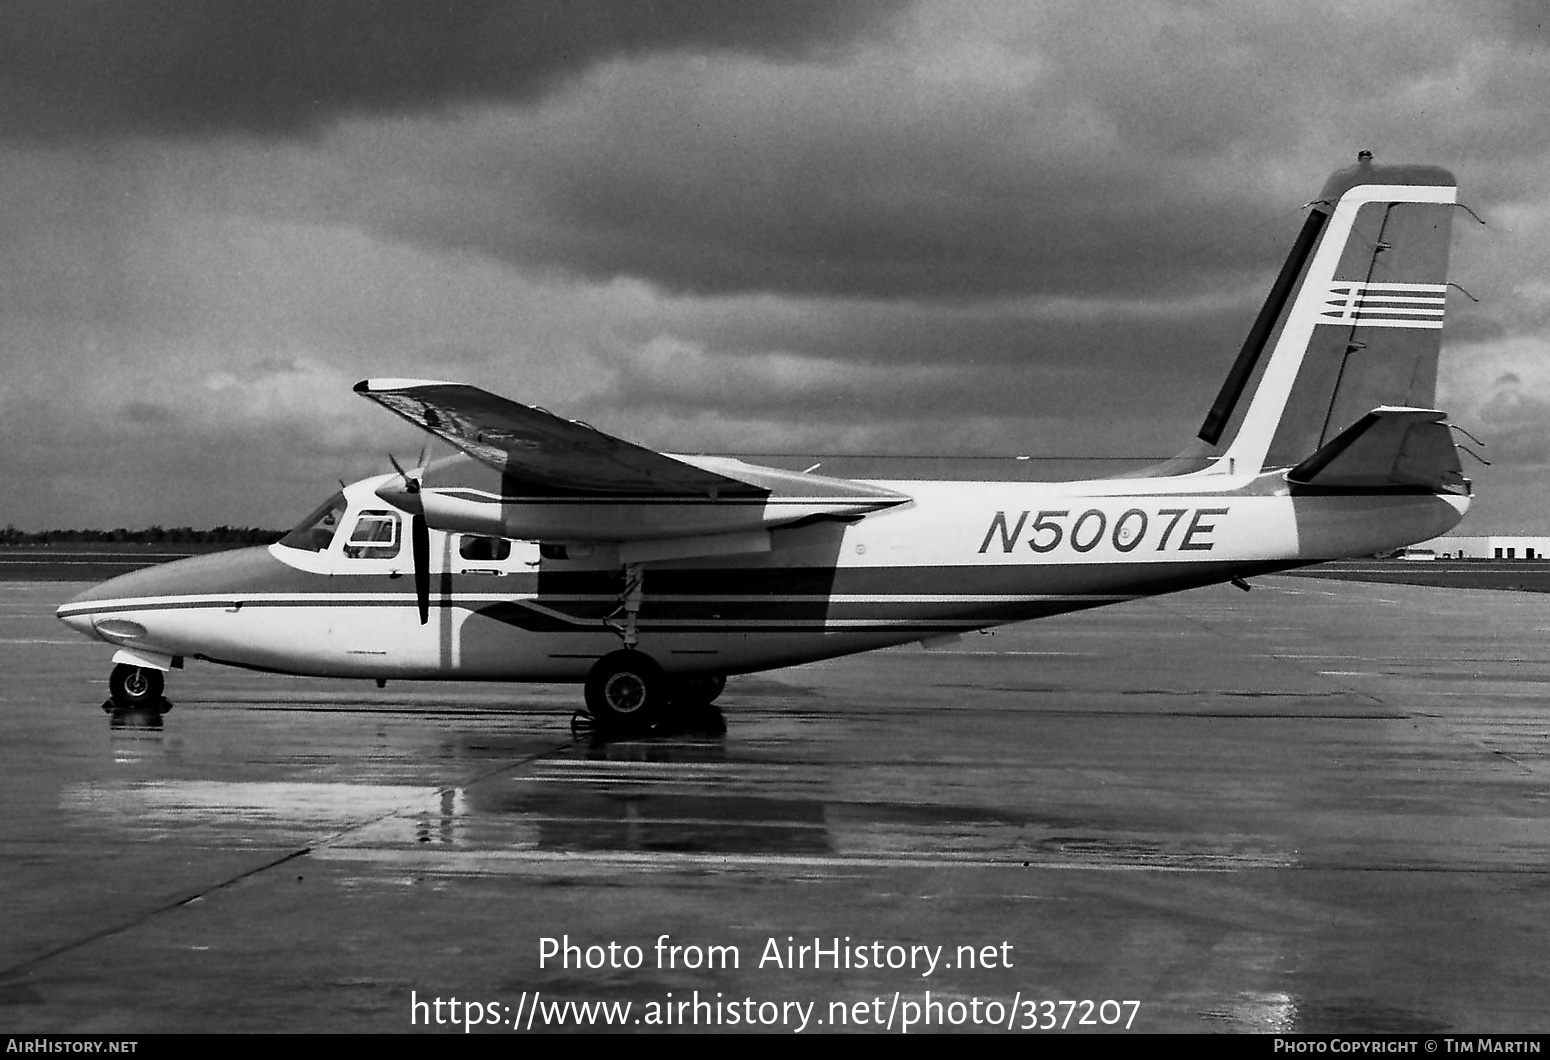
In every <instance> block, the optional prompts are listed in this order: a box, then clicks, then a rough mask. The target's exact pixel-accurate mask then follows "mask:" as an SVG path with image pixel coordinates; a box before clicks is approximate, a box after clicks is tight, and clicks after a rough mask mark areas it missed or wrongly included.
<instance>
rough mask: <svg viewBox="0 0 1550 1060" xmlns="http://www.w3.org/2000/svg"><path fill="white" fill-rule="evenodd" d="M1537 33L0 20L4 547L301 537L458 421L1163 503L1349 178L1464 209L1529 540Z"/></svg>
mask: <svg viewBox="0 0 1550 1060" xmlns="http://www.w3.org/2000/svg"><path fill="white" fill-rule="evenodd" d="M1546 100H1550V21H1547V16H1546V15H1545V14H1544V5H1543V4H1542V3H1540V2H1538V0H1523V2H1521V3H1508V2H1501V3H1497V4H1491V3H1480V4H1457V3H1451V2H1438V3H1400V2H1387V0H1366V2H1363V3H1359V4H1352V3H1338V4H1336V3H1328V4H1325V3H1316V2H1302V3H1296V4H1290V3H1282V2H1271V0H1265V2H1258V3H1256V2H1246V0H1231V2H1228V0H1223V2H1220V3H1212V2H1207V0H1199V2H1188V0H1122V2H1119V0H1116V2H1094V0H1072V2H1033V0H1006V2H1000V0H918V2H913V3H911V2H889V0H845V2H843V3H841V2H835V0H783V2H780V3H768V2H751V3H733V2H728V0H649V2H648V0H597V2H579V0H530V2H513V0H498V2H497V0H486V2H479V0H462V2H460V3H457V4H445V3H435V4H432V3H407V2H395V0H334V2H330V0H316V2H308V0H257V2H208V0H200V2H195V0H183V2H168V0H127V2H121V0H100V2H78V0H43V2H31V0H17V2H9V3H6V4H4V5H3V6H0V351H3V353H0V358H3V360H0V364H3V366H4V371H3V374H0V446H3V450H0V452H3V454H4V458H5V461H4V462H5V468H6V475H7V476H8V479H9V482H10V486H11V488H9V489H7V490H6V491H5V500H4V502H3V510H0V525H3V524H5V523H14V524H15V525H17V526H19V527H22V528H25V529H43V528H46V527H54V526H98V527H111V526H116V525H126V526H145V525H149V524H151V523H162V524H164V525H179V524H194V525H214V524H217V523H228V524H236V525H262V526H285V525H289V524H290V523H292V522H294V521H295V519H296V518H297V517H299V516H300V515H302V514H304V512H305V510H306V509H308V508H310V507H311V506H313V504H314V503H315V502H316V501H317V500H318V499H320V497H321V496H322V495H323V494H325V493H326V492H327V491H328V490H330V489H331V488H333V487H334V484H335V482H336V480H337V479H340V478H345V479H352V478H358V477H361V476H363V475H366V474H371V473H375V472H376V471H379V470H385V469H386V468H387V461H386V454H387V453H388V452H389V451H396V452H397V453H398V454H399V455H400V456H405V455H412V454H413V453H415V452H416V451H417V450H418V449H419V447H420V444H421V439H420V438H419V437H418V436H416V434H415V432H414V431H413V429H412V428H410V427H408V426H406V425H404V424H401V423H399V422H398V421H397V420H396V419H395V418H394V417H392V416H390V415H388V414H387V413H385V412H384V411H382V410H381V409H379V408H376V407H375V406H373V405H371V404H369V403H368V402H365V401H363V400H361V399H360V398H359V397H356V396H355V395H353V394H352V393H351V392H350V386H351V384H353V383H354V382H355V381H356V380H358V379H360V378H363V377H366V376H372V375H402V376H418V377H427V378H441V379H455V380H461V381H465V382H470V383H474V384H477V385H480V386H483V387H486V388H487V389H491V390H494V391H496V392H499V393H502V394H505V395H507V396H509V397H512V398H514V399H516V400H519V401H525V402H530V403H535V404H541V405H544V406H546V407H548V408H551V409H553V410H555V411H557V412H561V413H563V414H565V415H568V416H577V417H581V418H584V419H586V420H588V421H589V422H591V423H593V424H595V425H597V426H599V427H602V428H604V429H605V430H609V431H612V432H613V433H616V434H620V435H623V436H625V437H628V438H630V439H632V440H635V441H639V442H642V443H644V444H648V445H652V446H656V447H661V448H668V449H680V450H689V451H695V450H719V451H728V450H731V451H741V452H750V451H759V452H772V451H775V452H781V451H802V452H814V451H817V452H845V453H938V452H940V453H952V454H960V455H983V454H1017V453H1031V454H1036V455H1039V456H1066V455H1099V456H1159V457H1160V456H1166V455H1169V454H1171V453H1173V452H1176V451H1178V450H1179V449H1181V448H1182V447H1183V446H1184V445H1185V443H1187V442H1188V441H1189V440H1190V439H1191V438H1192V437H1193V434H1194V432H1195V430H1196V429H1197V427H1198V426H1199V423H1200V420H1201V417H1202V415H1203V414H1204V411H1205V409H1206V407H1207V406H1208V405H1209V403H1210V400H1211V398H1212V397H1213V396H1214V393H1215V390H1216V387H1217V386H1218V384H1219V382H1220V379H1221V377H1222V375H1223V374H1224V373H1225V372H1226V369H1227V367H1228V365H1229V364H1230V363H1231V361H1232V359H1233V357H1234V355H1235V354H1236V352H1237V347H1238V344H1239V343H1240V341H1241V338H1242V335H1243V333H1244V332H1245V331H1246V330H1247V328H1248V326H1249V324H1250V322H1251V321H1252V319H1253V317H1254V314H1255V311H1256V310H1257V308H1258V305H1259V302H1260V301H1261V300H1262V298H1263V296H1264V291H1265V290H1266V289H1267V288H1268V286H1269V283H1270V279H1271V277H1272V276H1273V275H1274V272H1275V269H1276V267H1277V266H1278V265H1279V264H1280V261H1281V259H1282V257H1283V256H1284V254H1285V251H1286V248H1287V247H1288V246H1289V245H1290V242H1291V240H1292V238H1293V236H1294V235H1295V233H1296V230H1297V228H1298V226H1299V224H1300V220H1301V216H1302V211H1301V209H1300V208H1301V206H1302V205H1303V204H1304V203H1305V202H1307V201H1308V200H1309V199H1311V198H1313V197H1314V195H1315V193H1316V192H1317V191H1318V189H1319V187H1320V186H1321V185H1322V183H1323V180H1324V178H1325V177H1326V176H1327V175H1328V174H1329V172H1330V171H1332V170H1334V169H1336V168H1340V167H1343V166H1345V165H1348V164H1350V163H1351V162H1352V161H1353V160H1354V156H1355V152H1356V151H1357V149H1359V148H1366V149H1370V150H1372V151H1374V152H1375V153H1376V154H1377V156H1378V159H1379V161H1386V162H1404V161H1408V162H1427V163H1435V164H1439V165H1444V166H1447V167H1449V168H1451V169H1452V170H1453V171H1454V172H1455V173H1457V175H1458V177H1459V182H1460V194H1461V198H1462V199H1463V200H1464V201H1465V202H1467V203H1468V204H1469V205H1471V206H1472V207H1473V208H1474V210H1475V211H1476V212H1477V213H1478V214H1480V216H1482V217H1483V218H1485V219H1486V221H1487V222H1488V225H1487V227H1485V228H1481V227H1479V226H1477V225H1474V224H1472V223H1469V222H1467V218H1462V215H1460V216H1461V223H1458V224H1456V226H1455V240H1454V248H1453V255H1454V256H1453V267H1452V276H1453V278H1454V279H1455V280H1457V281H1458V282H1459V283H1461V284H1463V285H1464V286H1465V287H1466V288H1468V290H1469V291H1470V293H1471V294H1473V295H1474V296H1475V297H1476V298H1478V299H1479V302H1478V304H1475V303H1471V302H1470V301H1469V300H1468V299H1466V298H1464V297H1462V296H1459V295H1455V296H1453V297H1451V298H1450V316H1449V326H1448V330H1447V331H1446V332H1445V336H1444V353H1443V362H1442V372H1441V375H1442V380H1441V404H1442V407H1443V408H1446V409H1449V410H1450V411H1451V412H1452V414H1453V417H1454V419H1455V421H1456V422H1458V423H1460V424H1462V425H1463V426H1466V427H1467V428H1469V429H1470V430H1471V431H1472V432H1473V433H1475V434H1476V435H1478V436H1480V437H1481V438H1483V439H1484V440H1485V441H1486V442H1487V443H1489V445H1488V448H1487V449H1486V450H1485V455H1486V456H1487V457H1488V458H1489V459H1491V460H1493V461H1494V466H1493V467H1491V468H1481V467H1479V466H1478V465H1473V466H1471V467H1470V468H1468V469H1467V473H1470V474H1472V475H1473V477H1475V478H1476V481H1477V483H1478V484H1479V489H1480V493H1481V500H1480V503H1479V505H1478V507H1477V510H1476V514H1475V516H1473V517H1472V519H1471V522H1470V523H1467V524H1466V529H1472V530H1473V531H1474V532H1476V533H1484V532H1491V531H1510V530H1522V531H1525V532H1541V533H1543V532H1550V507H1547V505H1546V491H1545V490H1544V488H1543V486H1542V485H1541V482H1542V480H1543V478H1544V474H1545V470H1546V465H1547V464H1550V357H1547V356H1546V355H1547V354H1550V337H1547V336H1550V329H1547V325H1550V190H1547V181H1546V176H1545V175H1546V174H1547V173H1550V120H1547V119H1546V109H1545V108H1546V102H1545V101H1546Z"/></svg>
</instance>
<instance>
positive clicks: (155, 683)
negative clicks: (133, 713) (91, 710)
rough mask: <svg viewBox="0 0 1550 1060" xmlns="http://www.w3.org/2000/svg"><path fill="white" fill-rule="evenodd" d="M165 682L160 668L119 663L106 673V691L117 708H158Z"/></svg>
mask: <svg viewBox="0 0 1550 1060" xmlns="http://www.w3.org/2000/svg"><path fill="white" fill-rule="evenodd" d="M165 684H166V682H165V680H164V679H163V678H162V675H161V671H160V670H153V669H151V668H150V667H147V666H131V665H129V664H128V663H119V664H118V665H117V666H115V667H113V672H112V673H111V674H109V675H108V692H109V694H110V695H111V696H112V703H113V705H114V706H115V707H116V708H118V709H119V710H152V709H154V710H159V709H160V708H161V703H162V698H161V693H162V688H163V687H164V686H165Z"/></svg>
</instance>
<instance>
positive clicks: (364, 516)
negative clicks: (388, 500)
mask: <svg viewBox="0 0 1550 1060" xmlns="http://www.w3.org/2000/svg"><path fill="white" fill-rule="evenodd" d="M398 527H399V518H398V513H397V512H389V511H366V512H362V513H361V514H360V518H358V519H356V520H355V529H354V530H351V531H350V540H349V542H348V543H346V544H345V546H344V554H345V555H346V556H349V557H350V558H351V559H392V558H393V557H394V556H396V555H398V547H399V544H400V541H399V536H398Z"/></svg>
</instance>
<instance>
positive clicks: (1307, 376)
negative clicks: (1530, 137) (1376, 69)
mask: <svg viewBox="0 0 1550 1060" xmlns="http://www.w3.org/2000/svg"><path fill="white" fill-rule="evenodd" d="M1455 205H1456V187H1455V181H1454V179H1453V177H1452V175H1451V174H1449V173H1448V172H1447V171H1445V170H1442V169H1439V168H1435V167H1430V166H1412V165H1377V164H1375V163H1374V162H1373V161H1372V159H1371V156H1370V154H1368V153H1366V152H1363V154H1362V155H1361V156H1359V161H1358V164H1357V165H1356V166H1354V167H1351V168H1348V169H1344V170H1342V171H1340V172H1337V173H1335V174H1334V175H1333V176H1332V177H1331V178H1330V179H1329V181H1328V182H1327V184H1326V185H1325V187H1324V189H1323V191H1322V192H1321V193H1320V196H1319V198H1318V199H1317V200H1315V201H1313V202H1312V203H1309V204H1308V207H1307V216H1306V219H1305V221H1304V223H1303V226H1302V229H1301V231H1300V232H1299V234H1298V236H1297V238H1296V240H1295V242H1294V244H1293V246H1292V249H1291V252H1290V254H1289V255H1288V257H1287V259H1286V261H1285V263H1284V265H1283V266H1282V268H1281V269H1280V272H1279V274H1278V275H1277V276H1276V278H1275V281H1274V282H1273V284H1272V285H1271V288H1270V291H1269V294H1268V296H1267V297H1266V299H1265V302H1264V304H1263V306H1262V308H1261V309H1260V312H1259V314H1258V316H1257V317H1256V319H1255V321H1254V323H1253V326H1252V327H1251V328H1250V330H1249V333H1248V335H1247V337H1246V339H1245V340H1244V342H1243V345H1242V347H1241V349H1240V351H1239V353H1238V356H1237V358H1236V359H1235V360H1234V362H1233V363H1232V366H1231V368H1230V370H1229V372H1228V374H1227V377H1226V379H1225V381H1224V382H1223V384H1222V386H1221V389H1220V392H1219V393H1218V394H1217V397H1216V399H1215V401H1214V402H1213V403H1212V405H1211V406H1210V409H1209V411H1208V412H1207V415H1206V417H1205V421H1204V423H1203V424H1202V426H1201V429H1200V431H1199V434H1198V438H1197V439H1196V441H1195V442H1194V443H1192V449H1190V450H1186V452H1185V453H1184V454H1181V456H1180V457H1178V458H1175V460H1173V461H1170V462H1168V463H1166V464H1163V465H1159V466H1158V467H1156V468H1153V469H1150V470H1148V471H1146V472H1142V473H1139V474H1136V475H1129V476H1121V477H1118V478H1110V479H1103V480H1097V481H1082V482H1026V481H924V480H898V481H895V480H865V481H862V480H853V479H843V478H836V477H828V476H825V475H821V474H816V473H798V472H794V471H787V470H781V469H778V468H773V467H766V466H759V465H756V464H752V463H747V462H744V461H742V460H739V459H736V458H732V457H724V456H714V457H713V456H703V455H673V454H667V453H661V452H657V451H654V450H651V449H647V448H644V447H642V446H638V445H635V444H633V443H631V442H628V441H624V440H622V439H620V438H616V437H613V436H611V435H609V434H606V433H604V432H603V431H600V430H597V429H596V428H594V427H592V426H590V425H588V424H585V423H582V422H580V421H578V420H570V419H565V418H563V417H561V416H558V415H555V414H553V413H551V412H548V411H546V410H544V409H541V408H538V407H535V406H530V405H523V404H519V403H517V402H514V401H510V400H507V399H505V398H503V397H499V396H497V395H495V394H491V393H488V392H486V391H484V390H481V389H478V388H475V387H472V386H467V385H461V384H458V383H453V382H438V381H422V380H408V379H367V380H364V381H362V382H360V383H358V384H357V385H356V386H355V390H356V392H358V393H359V394H361V395H362V396H363V397H365V398H367V399H369V400H371V401H374V402H376V403H377V404H379V405H381V406H383V407H384V408H386V409H388V410H390V411H392V412H394V413H396V414H397V415H399V416H401V417H403V418H404V419H406V420H408V421H409V422H411V423H414V424H416V425H417V426H419V427H420V428H422V429H424V430H425V431H427V432H429V433H430V434H431V435H434V436H435V437H437V438H440V439H443V440H444V441H446V442H448V443H450V444H451V445H452V446H453V447H454V448H455V449H456V450H458V452H456V453H455V454H453V455H451V456H448V457H445V458H442V459H440V460H436V461H434V462H431V463H429V464H426V463H425V462H424V461H423V460H422V461H421V466H418V467H415V468H411V469H403V468H401V467H399V466H398V465H397V463H396V462H395V463H394V470H393V471H392V472H389V473H385V474H382V475H379V476H376V477H373V478H368V479H364V480H362V481H359V482H356V483H354V484H353V485H348V486H344V487H343V488H342V489H341V491H340V492H338V493H336V494H334V495H333V496H332V497H330V498H329V499H328V500H326V501H325V502H324V503H323V504H322V505H321V506H319V507H318V508H317V509H316V510H315V511H314V512H313V513H312V514H310V515H308V516H307V517H306V518H304V519H303V520H302V521H301V522H300V523H299V524H298V525H297V526H296V528H295V529H293V530H291V531H290V532H289V533H288V534H286V535H285V536H284V537H283V538H281V539H280V540H279V541H278V542H277V543H275V544H273V545H269V546H267V547H257V548H248V549H241V550H236V551H232V552H222V553H217V554H212V555H206V556H199V557H193V558H189V559H184V560H180V561H177V562H173V563H169V564H166V565H163V566H156V567H151V568H147V569H143V570H140V571H136V572H133V573H130V574H126V575H123V576H121V577H117V578H114V579H112V580H110V581H107V582H104V583H102V584H101V585H97V586H95V587H93V588H90V589H88V590H87V591H85V592H83V593H81V594H80V595H79V596H77V597H75V598H74V599H73V600H71V601H69V602H68V603H66V604H64V605H62V606H61V607H60V608H59V609H58V616H59V618H60V619H61V620H63V621H64V622H65V623H66V624H67V625H69V626H71V627H72V628H74V629H76V630H78V631H80V632H81V633H84V634H86V635H87V636H88V637H92V638H95V639H97V640H100V641H105V642H107V643H108V644H110V645H112V646H113V647H114V648H115V649H116V651H115V654H114V656H113V663H114V668H113V671H112V674H111V677H110V680H109V688H110V693H111V697H110V701H109V703H106V704H104V708H105V709H109V708H111V709H114V710H132V709H136V708H151V709H157V707H158V704H160V705H161V706H162V707H163V708H164V707H165V706H166V701H165V700H164V699H163V698H162V693H163V691H164V678H165V675H166V674H167V673H168V672H169V671H171V670H175V669H179V668H181V667H182V666H183V664H184V661H185V660H186V659H199V660H206V661H209V662H214V663H223V664H227V665H231V666H238V667H245V668H248V669H253V670H265V671H274V672H279V673H288V674H301V675H312V676H320V677H339V678H366V679H375V680H376V681H377V682H378V684H379V686H381V685H383V684H385V682H386V681H387V680H389V679H392V680H417V679H438V680H448V679H467V680H481V681H509V682H537V681H541V682H571V683H580V684H581V685H582V686H583V699H584V701H585V705H586V710H585V712H584V713H583V712H578V716H580V717H583V718H586V717H587V716H588V715H589V716H590V719H589V720H590V722H592V723H595V724H596V725H597V727H598V728H599V729H611V730H613V731H635V732H644V731H650V729H651V727H652V726H653V725H654V724H657V723H660V722H662V721H664V720H665V719H668V718H670V717H672V716H675V715H677V714H680V713H681V712H684V711H692V710H696V709H703V708H706V707H707V706H708V705H709V704H710V703H711V702H712V701H714V700H715V699H716V697H717V696H718V695H719V694H720V693H721V691H722V688H723V687H724V685H725V683H726V679H727V677H729V676H732V675H739V674H749V673H755V672H759V671H765V670H771V669H775V668H778V667H784V666H790V665H794V664H798V663H804V662H810V661H813V660H818V659H825V658H832V657H837V656H844V655H849V654H852V653H856V652H864V651H870V650H873V649H877V648H883V647H888V646H894V645H900V644H907V643H911V642H915V641H920V642H923V643H926V644H927V645H928V646H929V645H933V644H935V643H936V642H937V641H938V640H943V641H950V640H951V639H952V638H954V637H955V636H958V635H961V634H964V633H966V632H970V631H976V630H985V629H989V628H991V627H994V626H997V625H1001V624H1004V623H1010V622H1020V621H1024V620H1028V619H1035V618H1045V617H1048V616H1051V615H1058V614H1062V613H1065V612H1071V611H1076V610H1080V609H1084V608H1092V607H1098V606H1103V605H1107V604H1114V603H1119V602H1121V601H1126V600H1134V599H1137V598H1139V597H1147V596H1153V595H1157V594H1161V593H1171V592H1178V591H1180V590H1185V589H1191V588H1195V587H1198V586H1204V585H1209V584H1213V583H1226V582H1232V583H1234V584H1237V585H1239V586H1240V587H1247V586H1246V582H1245V581H1244V579H1246V578H1249V577H1252V576H1256V575H1262V574H1266V573H1270V572H1275V571H1282V570H1288V569H1291V568H1295V567H1300V566H1305V565H1308V564H1313V563H1318V562H1322V561H1325V560H1332V559H1340V558H1345V557H1351V556H1361V555H1371V554H1374V553H1378V552H1382V551H1386V550H1390V549H1397V548H1400V547H1402V546H1405V545H1410V544H1413V543H1415V542H1418V541H1423V540H1427V539H1430V538H1433V537H1437V536H1439V535H1441V534H1443V533H1444V532H1446V531H1447V530H1449V529H1450V528H1452V527H1453V526H1454V525H1456V524H1457V523H1458V521H1459V520H1460V519H1461V518H1462V517H1463V515H1464V513H1465V512H1466V510H1467V509H1468V507H1469V503H1470V498H1471V494H1472V487H1471V484H1470V482H1469V480H1468V479H1466V478H1465V477H1464V475H1463V470H1462V467H1461V465H1460V462H1459V458H1458V452H1457V447H1456V446H1455V444H1454V441H1453V436H1452V434H1451V433H1450V426H1451V425H1450V424H1448V423H1447V421H1446V416H1445V414H1444V413H1443V412H1441V411H1439V410H1437V409H1434V408H1433V407H1432V405H1433V404H1434V400H1435V389H1436V370H1437V358H1438V353H1439V349H1440V343H1441V333H1442V326H1443V315H1444V309H1445V302H1446V294H1447V287H1448V282H1447V276H1446V269H1447V257H1448V244H1449V233H1450V230H1451V220H1452V214H1453V210H1454V207H1455Z"/></svg>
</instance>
